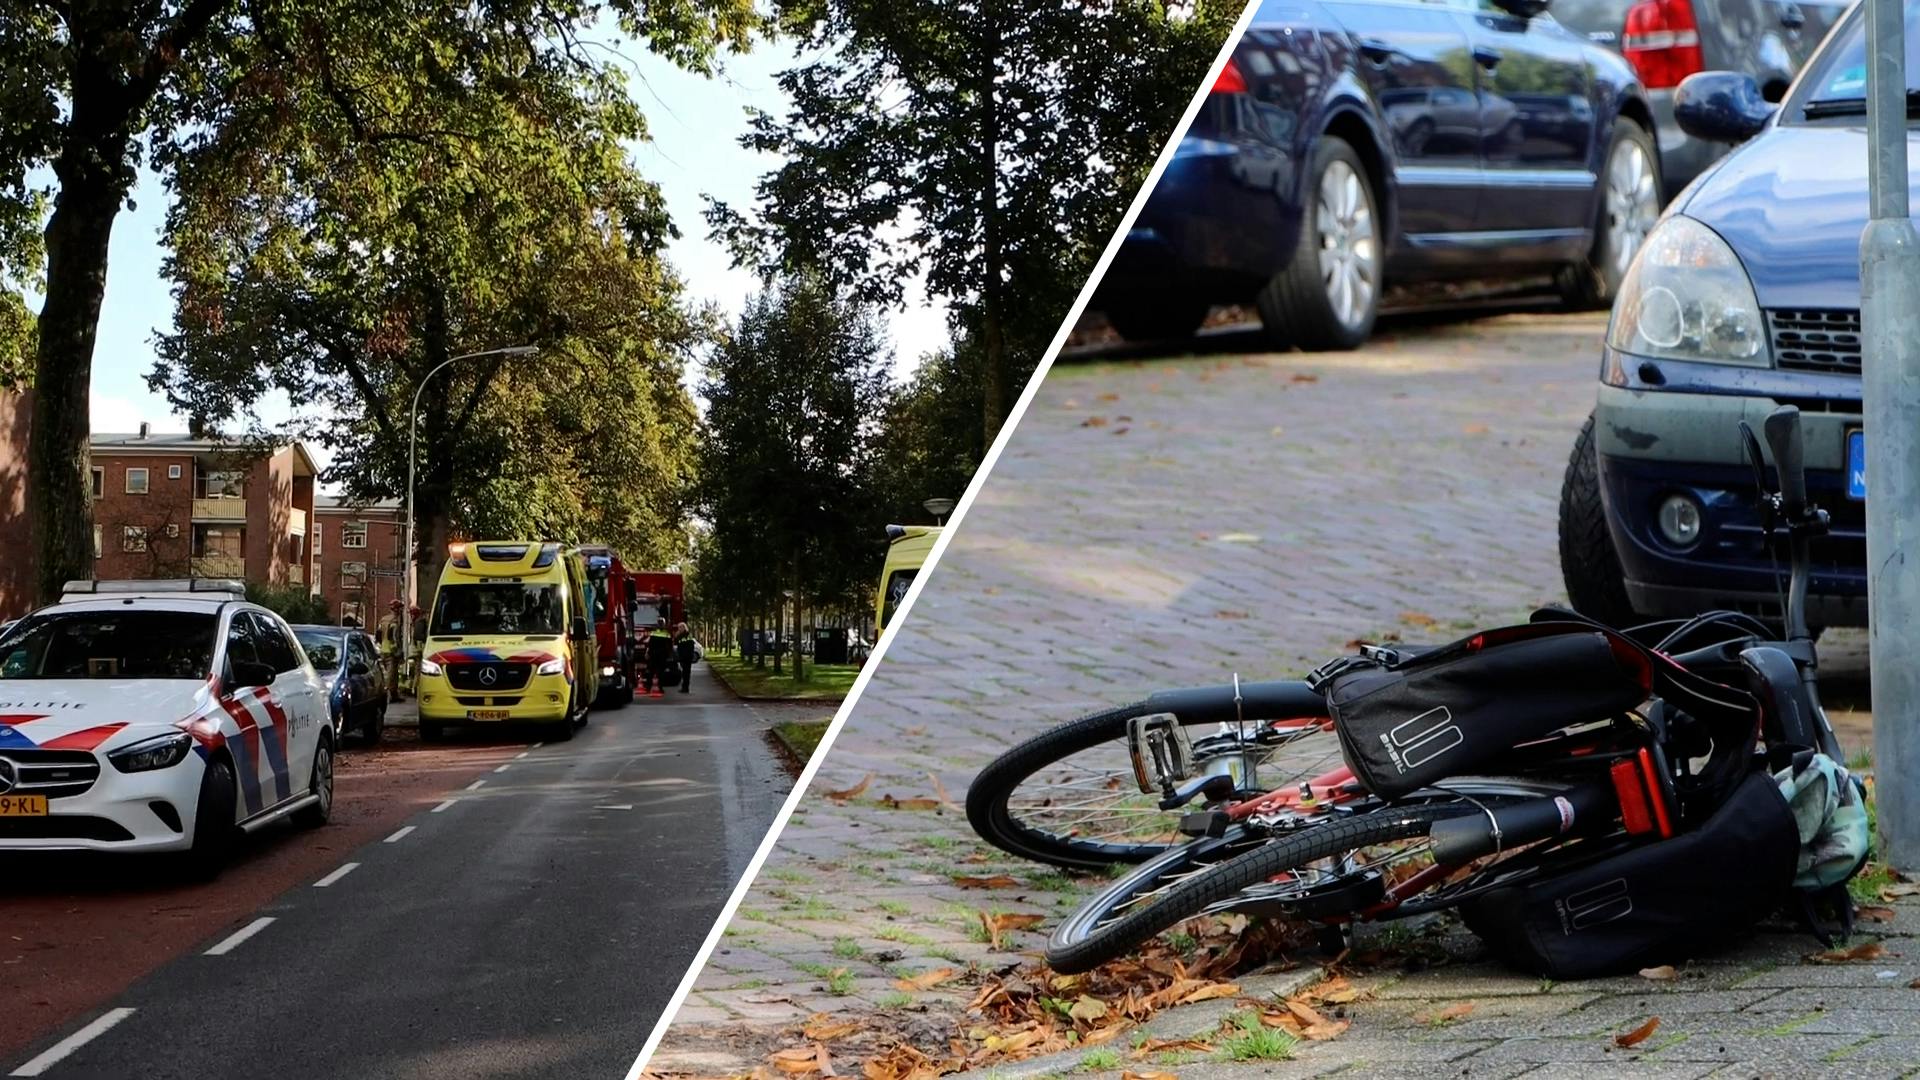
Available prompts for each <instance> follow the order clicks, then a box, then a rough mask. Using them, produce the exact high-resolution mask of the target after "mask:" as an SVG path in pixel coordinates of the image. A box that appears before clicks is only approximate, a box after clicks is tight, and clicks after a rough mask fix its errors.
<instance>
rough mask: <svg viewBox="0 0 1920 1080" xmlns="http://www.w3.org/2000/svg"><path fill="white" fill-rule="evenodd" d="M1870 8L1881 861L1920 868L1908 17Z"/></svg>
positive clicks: (1867, 250)
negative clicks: (1908, 174) (1909, 204)
mask: <svg viewBox="0 0 1920 1080" xmlns="http://www.w3.org/2000/svg"><path fill="white" fill-rule="evenodd" d="M1903 7H1904V5H1903V4H1902V2H1901V0H1867V56H1868V61H1869V62H1868V65H1867V100H1868V107H1867V159H1868V165H1869V172H1868V182H1867V190H1868V193H1869V196H1870V198H1871V201H1872V207H1873V218H1872V220H1871V221H1869V222H1868V223H1867V228H1866V231H1865V232H1864V233H1863V234H1862V235H1861V237H1860V313H1861V323H1862V325H1861V329H1862V332H1863V333H1864V335H1865V339H1866V340H1865V345H1866V356H1865V361H1866V363H1865V365H1864V366H1863V369H1862V376H1861V396H1862V398H1863V402H1862V405H1863V410H1862V411H1863V414H1864V420H1865V426H1866V432H1867V461H1866V467H1867V478H1868V480H1869V481H1870V483H1871V485H1872V488H1871V495H1870V497H1869V498H1868V499H1867V567H1868V573H1867V619H1868V627H1869V634H1870V635H1871V640H1870V645H1869V654H1868V663H1869V665H1870V669H1871V672H1872V697H1873V753H1874V774H1875V783H1874V794H1875V798H1876V799H1877V800H1878V803H1879V824H1880V843H1879V849H1880V858H1881V860H1882V861H1883V862H1885V863H1887V864H1888V865H1890V866H1892V867H1894V868H1895V869H1898V870H1902V871H1906V872H1913V871H1916V870H1920V665H1916V664H1915V663H1914V657H1915V656H1916V655H1920V234H1916V233H1915V231H1914V227H1913V220H1912V219H1911V217H1909V215H1908V204H1907V75H1906V20H1905V13H1904V11H1903Z"/></svg>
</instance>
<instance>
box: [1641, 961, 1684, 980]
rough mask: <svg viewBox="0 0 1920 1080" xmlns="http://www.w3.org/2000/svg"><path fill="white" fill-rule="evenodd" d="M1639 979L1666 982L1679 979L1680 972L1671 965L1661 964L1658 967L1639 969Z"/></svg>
mask: <svg viewBox="0 0 1920 1080" xmlns="http://www.w3.org/2000/svg"><path fill="white" fill-rule="evenodd" d="M1640 977H1641V978H1643V979H1653V980H1654V981H1656V982H1668V981H1671V980H1673V979H1677V978H1679V977H1680V972H1679V971H1678V970H1676V969H1675V968H1674V966H1673V965H1672V964H1661V965H1660V966H1659V967H1650V968H1641V969H1640Z"/></svg>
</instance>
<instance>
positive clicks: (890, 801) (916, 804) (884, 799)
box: [880, 795, 940, 810]
mask: <svg viewBox="0 0 1920 1080" xmlns="http://www.w3.org/2000/svg"><path fill="white" fill-rule="evenodd" d="M880 805H881V806H884V807H886V808H887V809H889V810H938V809H940V800H939V799H896V798H894V797H893V796H892V795H882V796H880Z"/></svg>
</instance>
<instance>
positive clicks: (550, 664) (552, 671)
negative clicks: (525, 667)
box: [534, 657, 567, 675]
mask: <svg viewBox="0 0 1920 1080" xmlns="http://www.w3.org/2000/svg"><path fill="white" fill-rule="evenodd" d="M534 670H535V671H536V672H539V673H540V674H542V675H558V674H560V673H561V672H563V671H565V670H567V662H566V661H565V660H562V659H560V658H559V657H555V658H553V659H552V660H548V661H545V662H544V663H542V664H541V665H540V666H539V667H537V668H534Z"/></svg>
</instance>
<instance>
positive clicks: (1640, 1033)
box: [1613, 1016, 1660, 1049]
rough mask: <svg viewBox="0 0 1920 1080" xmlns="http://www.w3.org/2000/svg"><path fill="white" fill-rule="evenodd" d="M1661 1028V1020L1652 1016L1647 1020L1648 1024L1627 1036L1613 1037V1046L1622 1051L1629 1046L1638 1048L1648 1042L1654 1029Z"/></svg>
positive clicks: (1628, 1033) (1635, 1029) (1642, 1025)
mask: <svg viewBox="0 0 1920 1080" xmlns="http://www.w3.org/2000/svg"><path fill="white" fill-rule="evenodd" d="M1659 1026H1660V1018H1659V1017H1657V1016H1650V1017H1648V1018H1647V1022H1646V1023H1644V1024H1641V1025H1640V1026H1639V1027H1637V1028H1634V1029H1633V1030H1632V1031H1629V1032H1627V1033H1626V1034H1625V1035H1615V1036H1614V1037H1613V1045H1615V1046H1618V1047H1621V1048H1622V1049H1624V1048H1626V1047H1629V1046H1638V1045H1640V1044H1641V1043H1643V1042H1646V1041H1647V1036H1649V1035H1651V1034H1653V1031H1654V1029H1655V1028H1657V1027H1659Z"/></svg>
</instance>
